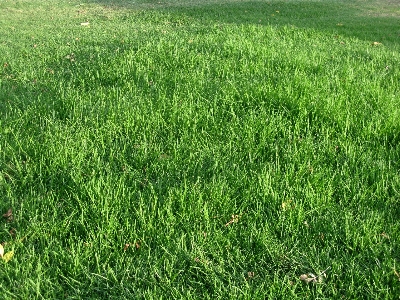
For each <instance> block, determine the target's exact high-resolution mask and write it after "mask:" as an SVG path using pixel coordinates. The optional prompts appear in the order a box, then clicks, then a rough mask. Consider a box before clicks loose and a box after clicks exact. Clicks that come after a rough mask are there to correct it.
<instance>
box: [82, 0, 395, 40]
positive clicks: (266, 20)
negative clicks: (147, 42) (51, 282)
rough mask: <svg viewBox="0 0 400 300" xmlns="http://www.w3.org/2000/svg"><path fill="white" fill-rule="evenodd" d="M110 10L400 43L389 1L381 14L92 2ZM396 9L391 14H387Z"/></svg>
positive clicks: (291, 5)
mask: <svg viewBox="0 0 400 300" xmlns="http://www.w3.org/2000/svg"><path fill="white" fill-rule="evenodd" d="M90 2H91V3H97V4H100V5H104V6H105V7H107V8H111V9H119V8H125V9H132V10H136V11H137V10H151V11H158V12H162V13H168V14H170V15H171V14H172V15H174V17H179V16H181V17H189V18H193V19H195V20H198V21H200V22H203V23H204V24H205V25H206V24H210V23H211V24H213V23H214V24H215V23H217V24H218V23H225V24H259V25H272V26H285V25H292V26H296V27H299V28H307V29H315V30H320V31H321V30H322V31H325V32H328V33H333V34H337V35H339V36H342V35H343V36H346V37H354V38H358V39H360V40H365V41H368V42H374V41H376V42H379V43H382V44H384V45H385V46H389V45H398V44H399V42H400V4H394V3H390V2H388V7H389V8H386V10H383V11H382V12H380V13H377V12H375V13H374V12H373V9H370V10H368V9H367V8H366V6H363V5H361V4H357V3H355V2H354V1H347V2H341V1H338V2H335V3H333V2H330V3H324V2H315V1H293V2H287V1H265V2H264V1H231V2H222V1H221V2H220V3H216V1H214V2H212V3H210V1H206V2H205V3H202V4H193V2H191V1H188V3H185V4H176V3H175V4H174V3H168V1H164V2H160V1H150V2H149V1H147V2H146V3H141V4H140V3H139V4H136V3H132V2H129V1H110V0H90ZM391 9H393V12H392V13H387V11H390V10H391Z"/></svg>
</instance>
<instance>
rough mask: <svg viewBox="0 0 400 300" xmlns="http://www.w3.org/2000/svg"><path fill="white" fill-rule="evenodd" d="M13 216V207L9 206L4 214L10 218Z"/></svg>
mask: <svg viewBox="0 0 400 300" xmlns="http://www.w3.org/2000/svg"><path fill="white" fill-rule="evenodd" d="M11 216H12V208H9V209H8V210H7V212H6V213H5V214H3V217H4V218H9V217H11Z"/></svg>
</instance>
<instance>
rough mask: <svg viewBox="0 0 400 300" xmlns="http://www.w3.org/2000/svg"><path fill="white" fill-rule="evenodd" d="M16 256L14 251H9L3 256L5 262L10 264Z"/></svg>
mask: <svg viewBox="0 0 400 300" xmlns="http://www.w3.org/2000/svg"><path fill="white" fill-rule="evenodd" d="M13 256H14V251H9V252H7V253H6V254H4V256H3V260H4V261H5V262H6V263H8V262H9V261H10V260H11V259H12V258H13Z"/></svg>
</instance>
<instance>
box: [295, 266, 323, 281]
mask: <svg viewBox="0 0 400 300" xmlns="http://www.w3.org/2000/svg"><path fill="white" fill-rule="evenodd" d="M330 268H331V267H328V268H327V269H325V270H324V271H322V272H321V273H320V274H319V275H318V276H316V275H314V274H313V273H308V274H302V275H300V277H299V279H300V280H301V281H303V282H305V283H322V282H323V278H326V274H325V273H326V271H328V270H329V269H330Z"/></svg>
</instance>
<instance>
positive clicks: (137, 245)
mask: <svg viewBox="0 0 400 300" xmlns="http://www.w3.org/2000/svg"><path fill="white" fill-rule="evenodd" d="M135 248H136V249H139V248H140V241H137V242H135Z"/></svg>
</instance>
